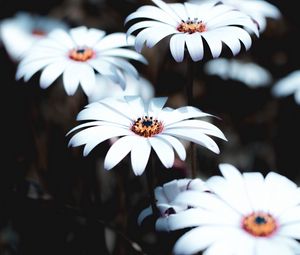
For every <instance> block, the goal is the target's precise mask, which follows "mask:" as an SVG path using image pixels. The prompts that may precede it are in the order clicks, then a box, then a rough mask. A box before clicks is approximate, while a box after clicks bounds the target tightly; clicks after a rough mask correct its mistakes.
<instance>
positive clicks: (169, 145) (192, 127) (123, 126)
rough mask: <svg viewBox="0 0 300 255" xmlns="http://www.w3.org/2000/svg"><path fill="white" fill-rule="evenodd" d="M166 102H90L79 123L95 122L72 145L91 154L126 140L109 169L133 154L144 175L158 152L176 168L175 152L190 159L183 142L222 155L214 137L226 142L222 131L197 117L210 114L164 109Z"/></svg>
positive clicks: (114, 149) (109, 159)
mask: <svg viewBox="0 0 300 255" xmlns="http://www.w3.org/2000/svg"><path fill="white" fill-rule="evenodd" d="M166 100H167V98H166V97H158V98H152V99H151V100H150V101H149V104H148V105H145V104H144V103H143V101H142V99H141V98H140V97H135V96H132V97H125V98H124V99H116V98H105V99H103V100H100V101H98V102H95V103H92V104H89V105H87V106H86V107H85V109H83V110H82V111H81V112H80V113H79V114H78V116H77V120H80V121H88V120H92V121H90V122H86V123H83V124H81V125H79V126H77V127H75V128H74V129H72V130H71V131H70V132H69V133H72V132H74V131H77V130H79V129H83V130H81V131H79V132H78V133H77V134H75V135H74V136H73V137H72V138H71V140H70V142H69V145H70V146H80V145H85V147H84V150H83V154H84V155H85V156H86V155H88V154H89V153H90V151H91V150H92V149H93V148H95V147H96V146H97V145H98V144H100V143H102V142H103V141H105V140H107V139H111V138H113V137H121V138H120V139H118V140H117V141H116V142H114V144H113V145H112V146H111V147H110V149H109V151H108V152H107V154H106V156H105V160H104V168H106V169H107V170H109V169H111V168H113V167H114V166H115V165H117V164H118V163H119V162H120V161H121V160H122V159H123V158H124V157H125V156H126V155H127V154H128V153H129V152H131V165H132V169H133V171H134V173H135V175H141V174H142V173H143V172H144V170H145V168H146V165H147V162H148V159H149V156H150V152H151V149H152V148H153V150H154V151H155V153H156V154H157V156H158V158H159V159H160V161H161V162H162V164H163V165H164V166H165V167H166V168H170V167H172V166H173V164H174V159H175V155H174V150H175V151H176V153H177V154H178V156H179V158H180V159H181V160H185V158H186V151H185V148H184V146H183V144H182V143H181V142H180V140H179V139H184V140H188V141H192V142H194V143H197V144H200V145H203V146H205V147H206V148H208V149H209V150H211V151H213V152H215V153H219V147H218V145H217V144H216V143H215V141H214V140H213V139H211V138H210V137H209V136H208V135H212V136H215V137H219V138H221V139H223V140H226V138H225V136H224V134H223V133H222V132H221V130H220V129H218V128H217V127H216V126H214V125H213V124H211V123H208V122H206V121H202V120H196V119H191V118H199V117H206V116H210V115H209V114H207V113H204V112H202V111H200V110H199V109H197V108H195V107H190V106H184V107H180V108H178V109H171V108H163V106H164V105H165V103H166ZM173 149H174V150H173Z"/></svg>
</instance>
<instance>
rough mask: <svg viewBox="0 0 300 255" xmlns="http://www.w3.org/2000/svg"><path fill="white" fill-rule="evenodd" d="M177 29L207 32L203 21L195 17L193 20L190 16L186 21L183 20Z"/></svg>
mask: <svg viewBox="0 0 300 255" xmlns="http://www.w3.org/2000/svg"><path fill="white" fill-rule="evenodd" d="M177 30H178V31H179V32H182V33H189V34H193V33H195V32H199V33H202V32H205V31H206V25H205V24H204V23H203V22H202V21H201V20H198V19H197V18H195V19H194V20H191V19H190V18H188V19H187V20H186V21H184V20H182V21H181V23H180V24H179V25H178V27H177Z"/></svg>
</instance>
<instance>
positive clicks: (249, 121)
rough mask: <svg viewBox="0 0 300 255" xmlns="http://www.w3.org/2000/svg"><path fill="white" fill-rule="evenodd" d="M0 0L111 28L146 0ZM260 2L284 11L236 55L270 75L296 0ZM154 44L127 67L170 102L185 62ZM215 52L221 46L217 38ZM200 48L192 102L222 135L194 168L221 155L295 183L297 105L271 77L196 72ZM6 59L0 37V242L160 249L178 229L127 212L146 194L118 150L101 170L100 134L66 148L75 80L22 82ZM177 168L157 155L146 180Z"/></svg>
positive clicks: (32, 253)
mask: <svg viewBox="0 0 300 255" xmlns="http://www.w3.org/2000/svg"><path fill="white" fill-rule="evenodd" d="M0 3H1V4H0V21H1V20H2V19H5V18H8V17H11V16H13V15H14V14H15V13H17V12H18V11H20V10H22V11H28V12H32V13H36V14H40V15H49V16H53V17H57V18H60V19H63V20H64V21H66V22H67V23H68V24H69V25H70V26H71V27H72V26H77V25H86V26H90V27H96V28H100V29H103V30H106V31H107V32H108V33H111V32H117V31H123V32H125V31H126V28H125V27H124V25H123V21H124V19H125V17H126V16H127V15H128V14H130V13H131V12H132V11H134V10H136V8H137V7H138V6H140V5H143V4H146V3H150V1H134V0H132V1H121V0H120V1H114V0H110V1H96V0H95V1H88V0H86V1H59V0H52V1H50V0H43V1H37V0H36V1H33V0H26V1H21V0H19V1H18V0H10V1H3V0H1V2H0ZM270 3H273V4H274V5H276V6H277V7H278V8H279V9H280V10H281V12H282V14H283V18H282V19H281V20H268V28H267V30H266V31H265V32H264V33H263V34H262V35H261V37H260V38H259V39H254V42H253V46H252V47H251V48H250V50H249V51H248V52H241V53H240V54H239V55H238V56H236V57H237V58H240V59H243V58H246V59H251V60H252V61H254V62H256V63H257V64H260V65H261V66H263V67H264V68H266V69H268V70H269V71H270V72H271V73H272V75H273V78H274V82H275V81H276V80H277V79H280V78H282V77H284V76H286V75H287V74H289V73H290V72H291V71H294V70H297V69H298V68H299V55H300V50H299V45H300V37H299V34H300V19H299V14H298V8H296V7H295V1H291V0H285V1H279V0H277V1H270ZM159 50H160V46H157V47H155V48H154V49H151V50H149V49H145V51H144V54H145V56H146V57H147V58H148V59H149V62H150V64H149V66H147V67H144V66H139V65H137V68H138V69H139V71H140V72H141V73H142V74H143V75H144V76H145V77H146V78H148V79H149V80H150V81H151V82H152V83H153V84H154V86H155V90H156V95H157V96H161V95H162V96H169V97H170V98H169V101H168V103H169V104H170V105H175V106H178V105H181V104H185V99H184V98H182V91H183V86H184V84H185V82H186V77H185V73H186V70H185V68H186V65H185V64H186V63H185V62H183V63H180V64H178V63H175V62H174V60H173V59H172V58H171V57H170V54H169V52H166V53H165V54H160V53H159ZM222 56H223V57H228V58H230V57H232V56H230V54H228V53H226V50H225V53H223V55H222ZM207 60H208V59H205V60H204V61H202V62H198V63H195V86H196V88H197V93H196V96H195V103H196V106H197V107H199V108H201V109H202V110H204V111H206V112H209V113H212V114H215V115H217V116H219V117H220V119H217V120H213V121H214V124H215V125H217V126H218V127H220V129H221V130H222V131H223V132H224V133H225V135H226V136H227V138H228V140H229V141H228V142H227V143H225V142H223V141H219V140H217V142H218V144H219V146H220V149H221V154H220V155H213V154H212V153H211V152H209V151H208V150H206V149H205V148H198V163H197V164H198V167H199V176H200V177H203V178H207V177H209V176H211V175H213V174H218V167H217V166H218V164H219V163H221V162H226V163H232V164H234V165H236V166H237V167H239V168H240V169H241V171H261V172H263V173H267V172H269V171H276V172H279V173H281V174H283V175H286V176H287V177H289V178H290V179H292V180H293V181H295V182H297V183H298V181H299V177H300V174H299V168H298V157H299V150H298V145H299V142H300V135H299V130H300V124H299V117H300V106H299V105H297V104H296V103H295V101H294V98H293V96H288V97H285V98H280V99H277V98H273V97H272V95H271V93H270V88H271V87H272V85H273V83H272V84H270V86H269V87H265V88H257V89H251V88H249V87H247V86H246V85H245V84H243V83H241V82H238V81H233V80H227V81H223V80H221V79H220V78H218V77H217V76H210V77H209V76H207V75H205V74H204V72H203V65H204V63H205V61H207ZM16 67H17V65H16V63H14V62H13V61H11V59H10V58H9V57H8V55H7V53H6V51H5V49H4V47H3V46H0V77H1V100H0V102H1V119H2V121H1V127H2V132H1V134H2V135H1V147H2V150H1V151H2V152H1V155H2V157H1V163H2V165H1V169H0V254H1V255H2V254H3V255H4V254H5V255H11V254H22V255H23V254H24V255H48V254H49V255H50V254H51V255H53V254H65V255H67V254H72V255H77V254H78V255H79V254H170V251H171V247H172V244H173V243H174V241H175V240H176V238H177V236H178V235H179V234H180V232H177V233H171V234H165V233H158V234H154V233H153V229H152V227H153V224H152V223H153V222H152V219H149V220H148V221H147V222H146V223H145V224H144V225H143V226H142V227H138V226H137V225H136V217H137V214H138V213H139V211H140V210H141V209H143V208H144V207H145V206H146V205H147V204H148V195H147V187H146V185H145V174H144V175H142V176H141V177H135V176H133V174H132V171H131V170H130V166H129V162H128V161H127V160H124V162H123V164H122V165H120V166H118V167H116V168H114V169H113V170H112V171H110V172H107V171H105V170H103V169H102V160H103V157H104V156H105V153H106V151H107V149H108V147H109V145H108V144H103V145H101V146H98V147H97V148H96V149H95V150H94V151H93V152H92V153H91V154H90V155H89V156H88V157H86V158H84V157H83V156H82V154H81V148H68V146H67V143H68V139H67V137H65V134H66V133H67V131H69V130H70V129H71V128H72V127H74V126H75V125H76V122H75V118H76V114H77V113H78V112H79V111H80V109H82V107H83V106H84V105H85V104H86V103H87V99H86V97H85V96H84V94H83V92H82V91H81V90H80V89H79V90H78V91H77V93H76V95H74V96H72V97H68V96H67V95H66V94H65V93H64V91H63V90H62V88H61V87H60V86H59V85H56V84H55V85H52V86H50V87H49V89H47V90H42V89H40V88H39V86H38V85H37V84H38V78H39V76H38V75H35V76H34V77H33V78H32V79H31V80H30V81H29V82H27V83H24V82H23V81H15V79H14V77H15V71H16ZM215 140H216V139H215ZM187 172H188V170H187V165H186V164H185V163H184V162H178V163H177V164H176V166H175V167H174V168H172V169H163V168H162V166H161V165H160V164H159V162H157V165H156V184H157V185H160V184H162V183H164V182H166V181H168V180H172V179H174V178H181V177H186V176H187ZM108 230H109V231H110V232H109V233H110V234H109V233H108V232H107V231H108ZM105 238H106V239H105ZM105 240H106V241H105ZM112 240H114V242H113V241H112ZM132 241H134V242H136V243H137V244H139V245H140V248H137V247H136V246H135V245H132ZM109 244H111V247H113V248H112V249H109V248H107V246H108V247H109Z"/></svg>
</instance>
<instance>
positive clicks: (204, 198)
mask: <svg viewBox="0 0 300 255" xmlns="http://www.w3.org/2000/svg"><path fill="white" fill-rule="evenodd" d="M219 167H220V170H221V172H222V174H223V177H222V176H213V177H211V178H209V179H208V180H207V181H206V182H205V184H206V185H207V187H208V188H209V190H210V191H211V193H205V192H198V191H186V192H182V193H181V194H179V195H178V196H177V198H176V199H175V202H176V203H180V202H181V203H184V204H188V205H190V206H192V207H194V208H191V209H188V210H186V211H183V212H180V213H178V214H174V215H170V216H169V217H168V224H169V228H170V229H171V230H176V229H183V228H189V227H192V229H191V230H189V231H187V232H186V233H185V234H184V235H183V236H181V237H180V238H179V239H178V240H177V242H176V243H175V246H174V253H175V254H194V253H196V252H199V251H204V252H203V254H204V255H219V254H223V255H232V254H235V255H264V254H270V255H271V254H272V255H282V254H284V255H295V254H300V244H299V243H298V242H297V241H296V240H295V239H300V190H299V188H298V187H297V185H296V184H295V183H294V182H292V181H290V180H289V179H287V178H286V177H284V176H282V175H280V174H278V173H275V172H270V173H268V174H267V176H266V177H264V176H263V175H262V174H261V173H259V172H245V173H243V174H241V173H240V172H239V171H238V170H237V169H236V168H235V167H234V166H232V165H230V164H220V165H219Z"/></svg>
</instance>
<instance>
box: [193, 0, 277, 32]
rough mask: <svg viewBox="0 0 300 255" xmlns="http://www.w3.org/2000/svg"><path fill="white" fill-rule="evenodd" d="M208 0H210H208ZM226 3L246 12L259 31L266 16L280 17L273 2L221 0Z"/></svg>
mask: <svg viewBox="0 0 300 255" xmlns="http://www.w3.org/2000/svg"><path fill="white" fill-rule="evenodd" d="M209 1H210V0H209ZM190 2H192V3H202V1H199V0H191V1H190ZM222 2H223V3H224V4H226V5H230V6H232V7H234V8H236V9H238V10H240V11H241V12H244V13H246V14H248V15H249V16H250V17H251V18H252V19H253V20H254V21H255V22H256V23H257V25H258V27H259V30H260V32H263V31H264V30H265V29H266V26H267V18H272V19H280V18H281V12H280V10H279V9H278V8H277V7H276V6H275V5H273V4H271V3H269V2H267V1H263V0H222Z"/></svg>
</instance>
